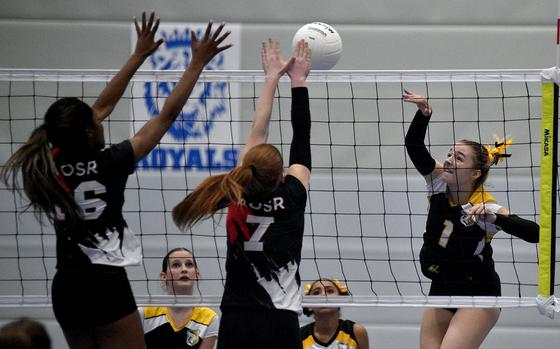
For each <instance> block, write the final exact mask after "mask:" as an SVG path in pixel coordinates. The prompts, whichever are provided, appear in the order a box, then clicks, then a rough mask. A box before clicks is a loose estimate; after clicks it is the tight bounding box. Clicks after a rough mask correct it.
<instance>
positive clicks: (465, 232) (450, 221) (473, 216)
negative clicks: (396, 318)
mask: <svg viewBox="0 0 560 349" xmlns="http://www.w3.org/2000/svg"><path fill="white" fill-rule="evenodd" d="M403 99H404V101H406V102H410V103H414V104H416V105H417V106H418V111H417V112H416V115H415V116H414V118H413V120H412V122H411V124H410V127H409V129H408V132H407V134H406V139H405V145H406V150H407V152H408V155H409V156H410V159H411V160H412V163H413V164H414V166H415V167H416V169H417V170H418V172H420V174H421V175H423V176H424V178H425V180H426V183H427V189H428V192H429V211H428V219H427V222H426V231H425V233H424V244H423V246H422V250H421V251H420V265H421V268H422V272H423V273H424V275H425V276H426V277H428V278H429V279H431V280H432V284H431V287H430V293H429V294H430V296H494V297H498V296H500V295H501V285H500V278H499V276H498V274H497V273H496V271H495V269H494V260H493V259H492V246H491V244H490V243H491V241H492V238H493V236H494V235H495V234H496V233H497V232H498V231H504V232H506V233H508V234H511V235H514V236H517V237H519V238H521V239H523V240H525V241H528V242H531V243H536V242H538V240H539V226H538V225H537V224H536V223H534V222H531V221H528V220H526V219H523V218H520V217H518V216H516V215H514V214H512V213H510V212H509V210H508V209H506V208H505V207H502V206H500V205H498V204H497V203H496V200H495V199H494V197H492V195H490V194H489V193H488V192H487V191H486V190H485V188H484V186H483V184H484V182H485V181H486V178H487V177H488V172H489V170H490V167H491V166H492V165H493V164H495V163H497V162H499V160H500V159H501V158H502V157H504V156H506V154H502V151H503V150H504V149H505V148H506V147H507V145H508V144H509V143H510V141H507V140H504V141H503V142H497V143H496V147H491V146H483V145H482V144H480V143H478V142H474V141H471V140H460V141H458V142H457V143H455V144H454V145H453V146H452V147H451V149H450V150H449V153H448V154H447V158H446V159H445V160H444V161H443V163H441V162H439V161H436V160H434V159H433V158H432V156H431V155H430V153H429V152H428V150H427V149H426V146H425V145H424V137H425V135H426V130H427V128H428V123H429V120H430V118H431V116H432V109H431V107H430V105H429V103H428V100H427V98H426V97H424V96H421V95H417V94H415V93H412V92H410V91H407V90H405V91H404V94H403ZM499 316H500V309H498V308H461V309H441V308H426V309H425V310H424V316H423V318H422V326H421V333H420V347H421V348H422V349H431V348H478V347H479V346H480V345H481V343H482V342H483V341H484V339H485V338H486V336H487V335H488V333H489V332H490V330H491V329H492V327H493V326H494V324H495V323H496V321H497V320H498V317H499Z"/></svg>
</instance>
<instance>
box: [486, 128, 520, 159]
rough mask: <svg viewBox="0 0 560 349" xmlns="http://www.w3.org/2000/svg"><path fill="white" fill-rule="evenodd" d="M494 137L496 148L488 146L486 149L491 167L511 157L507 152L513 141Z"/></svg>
mask: <svg viewBox="0 0 560 349" xmlns="http://www.w3.org/2000/svg"><path fill="white" fill-rule="evenodd" d="M492 136H493V137H494V146H491V145H489V144H486V145H485V146H484V148H486V151H487V152H488V160H489V162H490V166H492V165H496V164H497V163H498V162H502V161H503V160H504V158H509V157H511V154H506V153H505V150H506V148H507V147H508V146H510V145H511V144H512V143H513V141H512V140H511V138H510V139H508V138H507V137H506V138H503V139H502V138H499V137H498V136H497V135H495V134H494V135H492Z"/></svg>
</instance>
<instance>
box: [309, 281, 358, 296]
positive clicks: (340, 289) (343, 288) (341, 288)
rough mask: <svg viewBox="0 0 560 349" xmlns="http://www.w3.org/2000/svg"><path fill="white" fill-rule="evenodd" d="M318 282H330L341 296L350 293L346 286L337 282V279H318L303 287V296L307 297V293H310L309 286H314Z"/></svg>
mask: <svg viewBox="0 0 560 349" xmlns="http://www.w3.org/2000/svg"><path fill="white" fill-rule="evenodd" d="M319 281H330V282H332V283H333V284H334V285H335V286H336V288H337V289H338V293H340V294H341V295H347V294H349V293H350V292H349V291H348V287H347V286H346V285H343V284H342V283H341V282H340V281H338V279H319V280H316V281H313V283H311V284H307V285H305V294H306V295H309V292H311V286H312V285H314V284H316V283H317V282H319Z"/></svg>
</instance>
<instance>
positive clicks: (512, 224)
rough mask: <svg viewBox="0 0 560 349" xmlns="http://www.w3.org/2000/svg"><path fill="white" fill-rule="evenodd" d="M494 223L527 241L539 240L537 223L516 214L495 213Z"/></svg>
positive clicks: (534, 241)
mask: <svg viewBox="0 0 560 349" xmlns="http://www.w3.org/2000/svg"><path fill="white" fill-rule="evenodd" d="M494 224H495V225H497V226H498V227H500V228H502V230H503V231H505V232H506V233H508V234H511V235H513V236H517V237H518V238H520V239H523V240H525V241H527V242H532V243H537V242H539V230H540V228H539V225H538V224H537V223H535V222H531V221H529V220H527V219H523V218H520V217H518V216H516V215H513V214H510V215H509V216H506V215H502V214H499V213H496V221H495V222H494Z"/></svg>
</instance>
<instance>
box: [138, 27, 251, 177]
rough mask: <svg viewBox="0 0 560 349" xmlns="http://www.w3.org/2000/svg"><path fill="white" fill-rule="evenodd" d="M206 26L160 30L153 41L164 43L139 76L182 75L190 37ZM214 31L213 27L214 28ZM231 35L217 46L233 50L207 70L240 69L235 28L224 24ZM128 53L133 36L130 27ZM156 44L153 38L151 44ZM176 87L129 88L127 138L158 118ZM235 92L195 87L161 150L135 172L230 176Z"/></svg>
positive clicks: (218, 85) (216, 85)
mask: <svg viewBox="0 0 560 349" xmlns="http://www.w3.org/2000/svg"><path fill="white" fill-rule="evenodd" d="M206 25H207V24H206V23H173V24H161V25H160V27H159V30H158V34H157V35H158V37H163V38H164V39H165V42H164V43H163V44H162V45H161V46H160V47H159V48H158V50H157V51H156V52H154V53H153V54H152V55H151V56H150V57H149V58H148V59H147V60H146V62H145V63H144V64H143V65H142V67H141V68H140V69H143V70H169V69H171V70H181V71H182V70H185V69H186V68H187V66H188V65H189V63H190V60H191V54H192V52H191V31H194V32H195V33H196V34H197V37H198V38H200V37H202V35H204V32H205V29H206ZM217 27H218V25H216V24H215V25H214V28H213V29H215V28H217ZM226 30H229V31H231V34H230V35H229V37H228V38H227V39H226V40H225V41H224V42H223V43H222V45H225V44H229V43H233V44H234V46H233V47H232V48H230V49H228V50H225V51H222V52H221V53H220V54H219V55H217V56H216V57H214V59H213V60H212V61H211V62H210V63H209V64H208V65H207V66H206V68H205V69H206V70H238V69H240V41H241V40H240V37H241V26H240V25H239V24H233V25H232V24H226V27H225V28H224V31H226ZM131 36H132V40H131V42H132V50H134V47H135V45H136V30H135V28H134V25H132V26H131ZM156 39H157V38H156ZM176 83H177V82H176V81H150V82H145V83H136V84H135V85H134V87H133V91H132V93H133V101H132V105H131V107H132V111H131V115H132V117H133V121H132V123H131V125H132V129H131V132H132V133H135V132H137V131H138V130H139V129H140V128H141V127H142V126H143V125H144V124H145V123H146V122H147V121H148V120H149V119H150V118H152V117H155V116H156V115H158V113H159V111H160V110H161V108H162V107H163V104H164V102H165V99H166V98H167V96H169V94H170V93H171V91H172V89H173V87H175V85H176ZM236 95H237V86H235V84H229V86H228V83H227V82H199V83H197V85H196V86H195V88H194V90H193V91H192V93H191V96H190V98H189V100H188V102H187V103H186V105H185V107H184V108H183V110H182V112H181V114H180V115H179V116H178V117H177V120H176V121H175V122H174V123H173V125H172V126H171V128H170V129H169V131H168V132H167V134H166V135H165V136H164V137H163V139H162V140H161V142H160V144H159V145H158V146H157V147H156V148H155V149H154V150H153V151H152V152H151V153H150V154H148V155H147V156H146V157H145V158H144V159H143V160H141V161H140V162H139V163H138V167H137V168H138V170H140V171H147V172H149V171H150V170H155V169H157V170H158V173H159V171H165V172H166V173H173V172H181V173H183V172H184V171H185V170H186V171H201V170H202V171H204V172H207V171H208V170H210V169H212V170H217V171H220V170H224V171H227V170H230V169H232V168H233V167H235V165H236V162H237V156H238V151H239V149H238V146H237V144H239V123H238V121H239V101H238V100H237V99H231V98H230V96H236Z"/></svg>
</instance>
